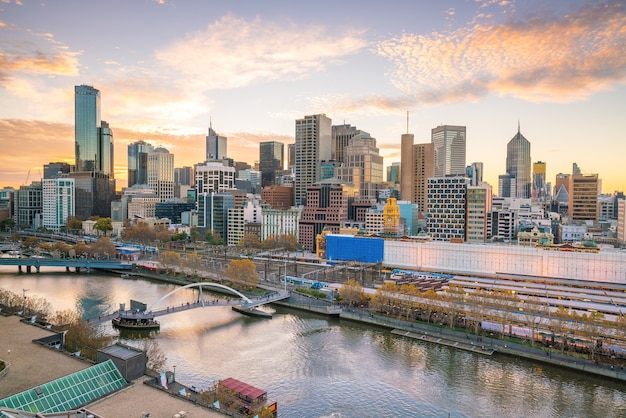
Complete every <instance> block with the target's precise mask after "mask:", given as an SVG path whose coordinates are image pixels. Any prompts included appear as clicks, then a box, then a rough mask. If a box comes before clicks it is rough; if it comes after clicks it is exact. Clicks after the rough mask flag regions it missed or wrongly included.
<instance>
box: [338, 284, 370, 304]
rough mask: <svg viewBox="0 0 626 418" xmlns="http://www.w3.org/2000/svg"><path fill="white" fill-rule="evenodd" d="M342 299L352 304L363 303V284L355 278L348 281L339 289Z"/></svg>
mask: <svg viewBox="0 0 626 418" xmlns="http://www.w3.org/2000/svg"><path fill="white" fill-rule="evenodd" d="M339 295H340V296H341V300H342V301H344V302H345V303H347V304H348V305H350V306H359V305H361V304H362V303H363V299H364V297H363V286H361V284H359V282H357V281H356V280H354V279H350V280H348V281H346V282H345V283H344V284H343V286H342V287H341V289H339Z"/></svg>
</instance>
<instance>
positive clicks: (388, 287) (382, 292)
mask: <svg viewBox="0 0 626 418" xmlns="http://www.w3.org/2000/svg"><path fill="white" fill-rule="evenodd" d="M397 298H398V285H396V284H395V283H383V285H382V286H381V287H379V288H378V289H377V290H376V293H375V294H374V296H373V297H372V300H371V301H370V307H371V308H372V309H373V310H375V311H378V312H385V313H387V314H389V313H392V311H393V306H394V304H395V303H396V299H397Z"/></svg>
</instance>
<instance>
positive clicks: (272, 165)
mask: <svg viewBox="0 0 626 418" xmlns="http://www.w3.org/2000/svg"><path fill="white" fill-rule="evenodd" d="M284 154H285V144H283V143H282V142H277V141H267V142H261V143H260V144H259V170H260V171H261V183H262V186H263V187H267V186H272V185H274V184H276V173H278V172H280V171H282V170H283V164H284V157H283V156H284Z"/></svg>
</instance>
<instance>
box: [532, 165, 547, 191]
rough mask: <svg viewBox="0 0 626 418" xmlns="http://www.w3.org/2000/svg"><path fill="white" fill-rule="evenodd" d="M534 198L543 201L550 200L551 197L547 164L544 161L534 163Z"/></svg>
mask: <svg viewBox="0 0 626 418" xmlns="http://www.w3.org/2000/svg"><path fill="white" fill-rule="evenodd" d="M532 197H533V198H536V199H539V200H541V201H545V200H548V199H549V197H550V190H549V189H548V187H547V183H546V163H545V162H543V161H537V162H536V163H533V191H532Z"/></svg>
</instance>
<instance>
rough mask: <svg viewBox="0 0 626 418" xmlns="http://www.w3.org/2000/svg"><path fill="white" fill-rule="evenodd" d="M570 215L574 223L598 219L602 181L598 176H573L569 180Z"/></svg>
mask: <svg viewBox="0 0 626 418" xmlns="http://www.w3.org/2000/svg"><path fill="white" fill-rule="evenodd" d="M568 190H569V201H568V214H569V216H570V218H571V221H572V222H577V221H588V220H597V219H598V195H599V194H600V181H599V179H598V175H597V174H572V175H571V176H570V178H569V188H568Z"/></svg>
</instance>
